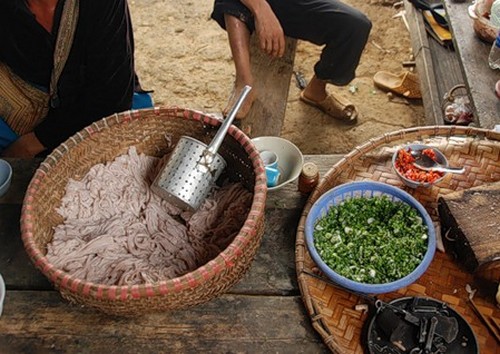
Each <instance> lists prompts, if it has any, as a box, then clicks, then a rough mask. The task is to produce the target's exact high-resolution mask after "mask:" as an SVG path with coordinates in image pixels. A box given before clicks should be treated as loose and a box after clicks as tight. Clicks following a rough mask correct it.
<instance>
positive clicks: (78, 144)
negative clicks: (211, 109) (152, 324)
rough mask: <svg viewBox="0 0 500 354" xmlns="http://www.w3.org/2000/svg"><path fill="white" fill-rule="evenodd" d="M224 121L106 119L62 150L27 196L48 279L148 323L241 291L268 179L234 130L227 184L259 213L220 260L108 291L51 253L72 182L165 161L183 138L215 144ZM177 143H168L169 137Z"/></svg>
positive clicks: (29, 227)
mask: <svg viewBox="0 0 500 354" xmlns="http://www.w3.org/2000/svg"><path fill="white" fill-rule="evenodd" d="M219 125H220V121H219V120H218V119H216V118H214V117H210V116H207V115H204V114H202V113H200V112H195V111H191V110H186V109H178V108H154V109H147V110H139V111H129V112H124V113H120V114H115V115H113V116H110V117H107V118H104V119H102V120H100V121H98V122H96V123H94V124H92V125H90V126H88V127H87V128H85V129H84V130H82V131H80V132H79V133H77V134H76V135H74V136H73V137H71V138H70V139H68V140H67V141H66V142H64V143H63V144H61V145H60V146H59V147H58V148H57V149H55V150H54V151H53V152H52V153H51V154H50V155H49V156H48V157H47V158H46V159H45V160H44V161H43V162H42V163H41V165H40V167H39V168H38V170H37V171H36V172H35V175H34V177H33V178H32V180H31V182H30V184H29V186H28V190H27V192H26V195H25V199H24V204H23V209H22V213H21V232H22V239H23V243H24V246H25V249H26V251H27V253H28V255H29V257H30V258H31V260H32V261H33V263H34V264H35V266H36V267H37V268H38V269H40V271H41V272H42V273H43V274H44V275H45V276H46V277H47V278H48V279H49V280H50V281H51V282H52V283H53V285H54V286H55V287H56V288H57V289H58V290H59V291H60V292H61V294H62V296H63V297H64V298H65V299H67V300H70V301H71V302H74V303H77V304H81V305H85V306H89V307H93V308H96V309H99V310H101V311H104V312H106V313H109V314H116V315H141V314H145V313H150V312H157V311H161V310H171V309H182V308H187V307H191V306H194V305H197V304H201V303H204V302H207V301H209V300H211V299H213V298H214V297H216V296H217V295H219V294H221V293H223V292H224V291H226V290H227V289H228V288H229V287H231V286H232V285H233V284H235V283H236V282H237V281H238V280H239V279H241V277H242V276H243V275H244V273H245V272H246V271H247V269H248V268H249V266H250V264H251V262H252V260H253V258H254V256H255V254H256V252H257V249H258V247H259V245H260V242H261V239H262V234H263V230H264V207H265V201H266V193H267V188H266V177H265V173H264V168H263V165H262V162H261V160H260V158H259V154H258V151H257V150H256V148H255V146H254V145H253V143H252V142H251V140H250V139H249V138H248V137H247V136H246V135H245V134H243V133H242V132H241V131H240V130H239V129H238V128H236V127H234V126H231V127H230V129H229V131H228V133H227V135H226V137H225V139H224V142H223V144H222V146H221V147H220V149H219V153H220V154H221V155H222V156H223V157H224V158H225V160H226V162H227V164H228V166H227V168H226V169H225V171H226V172H225V173H226V174H227V177H228V178H230V179H231V180H233V181H239V182H242V183H243V185H244V186H245V187H246V188H247V189H248V190H249V191H251V192H253V201H252V205H251V210H250V212H249V214H248V215H247V218H246V220H245V222H244V225H243V227H242V228H241V229H240V232H239V233H238V235H237V236H236V237H235V238H234V240H233V241H232V242H231V243H230V244H229V246H228V247H227V248H226V249H225V250H224V251H222V252H221V253H220V254H219V255H218V256H217V257H216V258H214V259H213V260H211V261H209V262H208V263H207V264H205V265H204V266H201V267H199V268H198V269H196V270H194V271H192V272H190V273H187V274H185V275H184V276H181V277H178V278H175V279H171V280H166V281H162V282H159V283H154V284H144V285H133V286H107V285H102V284H95V283H91V282H86V281H85V280H82V279H77V278H75V277H73V276H71V275H69V274H68V273H65V272H64V271H62V270H60V269H57V268H56V267H55V266H54V265H52V264H50V263H49V262H48V261H47V258H46V257H45V254H46V246H47V244H48V242H50V241H51V239H52V236H53V227H54V226H56V225H58V224H60V223H61V222H62V218H61V216H60V215H59V214H58V213H57V212H56V211H55V208H56V207H58V206H59V205H60V202H61V199H62V197H63V196H64V193H65V187H66V184H67V182H68V180H69V179H70V178H73V179H78V178H79V177H80V178H81V177H83V176H84V175H85V174H86V173H87V172H88V170H89V169H90V168H91V167H92V166H94V165H95V164H97V163H105V162H108V161H112V160H114V158H115V157H117V156H120V155H123V154H126V153H127V151H128V149H129V147H130V146H135V147H136V148H137V152H138V153H141V152H142V153H145V154H146V155H151V156H157V157H161V156H163V155H165V154H167V153H169V152H170V150H171V149H173V147H175V145H176V143H177V141H178V140H179V138H180V137H181V136H182V135H187V136H191V137H193V138H195V139H198V140H200V141H203V142H205V143H207V144H208V143H209V142H210V141H211V140H212V138H213V135H214V134H215V132H216V131H217V128H218V126H219ZM166 134H169V135H170V137H171V139H172V140H171V142H170V144H168V143H167V140H166V139H165V135H166Z"/></svg>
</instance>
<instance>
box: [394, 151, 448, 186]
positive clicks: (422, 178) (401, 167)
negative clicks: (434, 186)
mask: <svg viewBox="0 0 500 354" xmlns="http://www.w3.org/2000/svg"><path fill="white" fill-rule="evenodd" d="M422 153H423V154H425V155H427V156H429V157H430V158H431V159H433V160H434V161H436V152H435V151H434V150H433V149H424V150H422ZM414 162H415V158H414V157H413V156H412V155H411V149H408V150H405V149H400V150H399V151H398V156H397V158H396V168H397V169H398V171H399V172H400V173H401V174H402V175H403V176H405V177H406V178H408V179H410V180H412V181H415V182H424V183H432V182H434V181H436V180H437V179H439V178H441V177H443V175H444V173H443V172H435V171H424V170H421V169H420V168H418V167H416V166H415V165H414V164H413V163H414Z"/></svg>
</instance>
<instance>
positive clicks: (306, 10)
mask: <svg viewBox="0 0 500 354" xmlns="http://www.w3.org/2000/svg"><path fill="white" fill-rule="evenodd" d="M267 2H268V3H269V5H270V6H271V8H272V9H273V11H274V14H275V15H276V17H277V18H278V20H279V21H280V24H281V27H282V28H283V31H284V33H285V35H286V36H288V37H291V38H297V39H301V40H305V41H308V42H311V43H314V44H317V45H325V47H324V48H323V51H322V53H321V57H320V59H319V61H318V62H317V63H316V65H315V67H314V72H315V74H316V76H317V77H318V78H319V79H322V80H327V81H330V82H331V83H333V84H335V85H337V86H344V85H347V84H348V83H349V82H351V81H352V80H353V79H354V77H355V71H356V68H357V66H358V64H359V60H360V57H361V53H362V52H363V49H364V47H365V45H366V42H367V40H368V35H369V33H370V30H371V27H372V24H371V22H370V20H369V19H368V18H367V17H366V16H365V15H364V14H363V13H361V12H360V11H358V10H356V9H354V8H352V7H350V6H348V5H346V4H344V3H342V2H340V1H338V0H287V1H283V0H267ZM224 14H229V15H232V16H235V17H237V18H239V19H240V20H241V21H243V22H245V24H246V25H247V27H248V29H249V30H250V32H253V31H254V30H255V24H254V18H253V15H252V13H251V12H250V10H249V9H248V8H247V7H246V6H245V5H243V4H242V3H241V2H240V1H239V0H215V3H214V9H213V12H212V18H213V19H214V20H215V21H217V23H218V24H219V25H220V26H221V27H222V28H224V29H225V28H226V26H225V22H224Z"/></svg>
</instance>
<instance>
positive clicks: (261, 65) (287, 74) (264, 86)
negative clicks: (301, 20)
mask: <svg viewBox="0 0 500 354" xmlns="http://www.w3.org/2000/svg"><path fill="white" fill-rule="evenodd" d="M250 44H251V48H250V55H251V65H252V73H253V75H254V79H255V82H254V89H255V90H256V91H257V99H256V100H255V101H254V103H253V105H252V109H251V110H250V112H249V114H248V116H247V117H246V118H245V119H243V120H241V123H240V127H241V129H242V130H243V131H244V132H245V133H247V134H248V135H249V136H251V137H252V138H254V137H257V136H269V135H272V136H279V135H280V134H281V128H282V127H283V121H284V119H285V111H286V104H287V100H288V91H289V89H290V79H291V77H292V75H293V63H294V60H295V50H296V47H297V40H296V39H293V38H286V49H285V54H284V55H283V57H281V58H273V57H271V56H269V55H267V54H266V53H264V52H262V50H261V49H260V48H259V43H258V39H257V36H255V35H253V36H252V38H251V42H250Z"/></svg>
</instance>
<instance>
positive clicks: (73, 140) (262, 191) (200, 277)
mask: <svg viewBox="0 0 500 354" xmlns="http://www.w3.org/2000/svg"><path fill="white" fill-rule="evenodd" d="M162 113H166V115H167V116H166V117H165V118H164V119H186V120H194V121H199V122H201V123H203V124H207V125H210V126H213V127H218V126H220V125H221V123H222V122H221V121H220V120H219V119H218V118H216V117H214V116H211V115H208V114H205V113H203V112H200V111H197V110H192V109H188V108H180V107H170V106H165V107H154V108H148V109H141V110H129V111H124V112H120V113H115V114H113V115H111V116H108V117H104V118H102V119H100V120H98V121H96V122H94V123H92V124H91V125H89V126H87V127H85V128H84V129H82V130H80V131H79V132H77V133H76V134H74V135H73V136H71V137H70V138H68V139H67V140H66V141H65V142H63V143H62V144H61V145H59V146H58V147H57V148H56V149H54V150H53V152H52V153H51V154H50V155H48V156H47V157H46V158H45V159H44V161H42V163H41V164H40V166H39V168H37V170H36V171H35V174H34V176H33V178H32V179H31V181H30V183H29V185H28V188H27V191H26V194H25V197H24V200H23V206H22V210H21V220H20V224H21V238H22V241H23V244H24V248H25V250H26V251H27V253H28V256H29V257H30V259H31V260H32V262H33V263H34V265H35V266H36V267H37V268H38V269H40V271H41V272H42V273H43V274H44V275H45V276H46V277H48V279H49V280H50V281H51V282H52V283H53V284H54V285H55V286H56V287H60V288H64V289H66V290H69V291H70V292H72V293H77V294H79V295H83V296H89V297H95V298H97V299H99V300H117V301H120V300H125V299H129V298H132V299H138V298H140V297H143V296H145V297H151V296H157V295H166V294H170V293H178V292H181V291H184V290H187V289H192V288H195V287H196V286H197V285H199V284H201V283H202V282H203V281H206V280H208V279H211V278H213V277H216V276H218V275H220V274H222V273H224V271H225V270H226V269H229V268H231V267H233V266H234V265H235V264H236V262H235V260H236V259H237V258H238V257H239V256H240V255H242V254H243V253H244V247H245V246H246V245H247V244H249V243H250V242H251V240H252V239H253V238H255V237H258V235H257V227H256V226H257V225H256V224H257V223H258V221H259V215H263V213H264V208H265V202H266V197H267V185H266V177H265V170H264V166H263V163H262V160H261V159H260V156H259V152H258V150H257V149H256V147H255V145H254V144H253V143H252V141H251V139H250V138H249V137H248V136H246V135H245V134H244V133H243V132H242V131H241V130H240V129H238V128H237V127H236V126H234V125H232V126H230V128H229V129H228V131H227V134H228V135H230V136H232V137H233V138H235V139H236V140H237V141H238V142H239V143H241V145H242V147H243V148H244V150H245V151H246V152H247V153H248V155H249V159H250V161H251V163H252V166H253V169H254V172H255V185H254V193H253V198H252V204H251V208H250V211H249V213H248V216H247V219H246V220H245V222H244V224H243V226H242V228H241V229H240V232H239V233H238V234H237V235H236V236H235V238H234V239H233V241H232V242H231V243H230V244H229V245H228V246H227V247H226V249H224V250H223V251H222V252H221V253H219V254H218V255H217V256H216V257H215V258H214V259H212V260H210V261H209V262H207V263H206V264H204V265H202V266H200V267H198V268H197V269H195V270H193V271H191V272H189V273H186V274H184V275H182V276H180V277H176V278H172V279H168V280H163V281H160V282H157V283H145V284H140V285H105V284H98V283H94V282H90V281H86V280H83V279H80V278H77V277H74V276H72V275H70V274H69V273H66V272H65V271H63V270H61V269H58V268H57V267H56V266H54V265H53V264H52V263H50V262H49V261H48V259H47V258H46V256H45V254H44V253H43V252H42V250H40V249H39V248H38V247H37V246H36V243H35V241H34V232H33V223H34V219H33V217H32V213H31V211H32V209H33V207H32V203H33V202H34V200H35V197H34V196H35V195H36V193H37V192H38V190H39V189H40V188H41V187H42V185H43V179H44V177H45V176H46V175H47V173H49V172H50V170H51V168H52V167H53V166H55V165H56V164H57V162H58V161H59V160H60V159H61V158H63V157H64V156H65V155H66V154H67V153H68V152H69V151H70V149H71V148H73V147H75V146H77V145H78V144H79V143H81V142H83V141H84V140H85V139H86V138H88V137H91V136H92V135H94V134H98V133H100V132H102V131H105V130H107V129H109V128H112V127H113V126H115V125H119V124H123V123H127V122H129V121H132V120H141V119H147V118H148V117H149V116H150V115H154V116H159V115H160V114H162Z"/></svg>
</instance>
